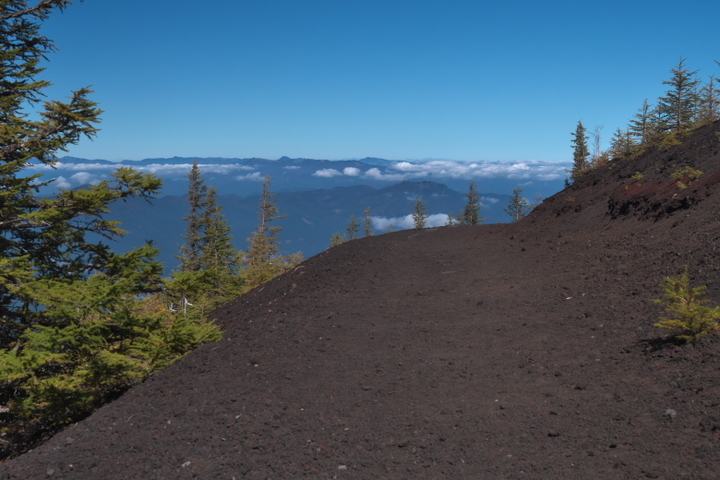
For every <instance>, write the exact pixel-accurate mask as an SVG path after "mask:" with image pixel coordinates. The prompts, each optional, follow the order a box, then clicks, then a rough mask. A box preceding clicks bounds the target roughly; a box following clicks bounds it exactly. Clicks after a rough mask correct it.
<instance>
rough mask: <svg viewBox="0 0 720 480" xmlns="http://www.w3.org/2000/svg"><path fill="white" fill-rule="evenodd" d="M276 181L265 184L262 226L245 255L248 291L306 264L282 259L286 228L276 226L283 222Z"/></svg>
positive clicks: (297, 258)
mask: <svg viewBox="0 0 720 480" xmlns="http://www.w3.org/2000/svg"><path fill="white" fill-rule="evenodd" d="M271 183H272V180H271V178H270V177H269V176H266V177H265V181H264V182H263V192H262V199H261V201H260V208H259V211H258V226H257V228H256V229H255V231H254V232H253V233H252V236H251V237H250V238H248V242H249V243H250V247H249V248H248V251H247V252H245V254H244V255H243V257H242V258H243V260H242V261H243V264H244V265H245V272H244V275H245V289H246V290H248V289H252V288H255V287H257V286H260V285H262V284H263V283H265V282H267V281H269V280H272V279H273V278H275V277H277V276H278V275H280V274H281V273H283V272H285V271H286V270H288V269H290V268H292V267H294V266H295V265H297V264H298V263H300V262H301V261H302V254H300V253H296V254H292V255H286V256H284V255H281V253H280V240H279V237H280V232H281V231H282V227H279V226H277V225H272V222H274V221H276V220H279V219H281V218H283V217H284V216H281V215H280V214H279V210H278V208H277V205H276V204H275V201H274V200H273V198H274V197H275V194H273V193H272V192H271V191H270V185H271Z"/></svg>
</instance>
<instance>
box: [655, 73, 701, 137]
mask: <svg viewBox="0 0 720 480" xmlns="http://www.w3.org/2000/svg"><path fill="white" fill-rule="evenodd" d="M670 72H671V73H672V78H671V79H670V80H666V81H664V82H663V84H664V85H669V86H670V89H669V90H668V91H667V92H666V93H665V96H663V97H660V99H659V100H658V106H657V111H658V117H659V119H660V122H661V124H660V129H661V131H662V132H670V133H680V132H683V131H685V130H688V129H689V128H691V127H692V125H693V122H694V120H695V114H696V113H697V105H698V94H697V87H698V83H699V82H698V80H697V78H696V76H695V75H696V73H697V72H698V71H697V70H695V71H690V70H688V69H687V67H685V59H681V60H680V63H678V65H677V66H676V67H675V68H673V69H672V70H670Z"/></svg>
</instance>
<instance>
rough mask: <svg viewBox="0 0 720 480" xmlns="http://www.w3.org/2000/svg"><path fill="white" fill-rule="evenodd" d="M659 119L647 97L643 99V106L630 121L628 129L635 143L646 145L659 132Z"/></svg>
mask: <svg viewBox="0 0 720 480" xmlns="http://www.w3.org/2000/svg"><path fill="white" fill-rule="evenodd" d="M657 129H658V126H657V121H656V118H655V115H654V110H653V109H652V108H651V106H650V104H649V103H648V101H647V98H646V99H645V100H644V101H643V104H642V107H640V110H639V111H638V113H636V114H635V116H634V117H633V119H632V120H631V121H630V126H629V128H628V131H629V132H630V134H631V135H632V136H633V137H634V139H635V143H637V144H639V145H646V144H647V143H649V142H650V139H651V138H652V136H653V135H654V134H656V133H657Z"/></svg>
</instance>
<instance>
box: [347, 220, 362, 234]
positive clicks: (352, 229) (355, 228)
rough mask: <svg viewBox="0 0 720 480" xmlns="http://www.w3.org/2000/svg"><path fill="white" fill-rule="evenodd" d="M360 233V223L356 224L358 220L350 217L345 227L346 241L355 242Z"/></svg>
mask: <svg viewBox="0 0 720 480" xmlns="http://www.w3.org/2000/svg"><path fill="white" fill-rule="evenodd" d="M359 232H360V222H358V219H357V218H355V215H351V216H350V222H348V226H347V239H348V240H355V239H356V238H360V237H359V235H358V234H359Z"/></svg>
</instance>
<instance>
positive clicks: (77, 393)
mask: <svg viewBox="0 0 720 480" xmlns="http://www.w3.org/2000/svg"><path fill="white" fill-rule="evenodd" d="M70 3H71V2H69V1H67V0H42V1H38V2H36V3H35V5H34V6H29V5H28V2H26V1H24V0H7V1H3V2H0V52H2V53H1V54H0V127H1V128H0V186H1V187H2V188H1V189H0V318H2V322H0V398H2V399H3V402H5V401H7V400H9V401H10V404H9V413H8V414H7V415H6V417H5V419H4V424H3V425H2V427H3V430H4V429H5V428H6V427H7V426H8V425H10V426H17V428H16V430H17V431H26V430H27V429H29V428H32V429H35V428H40V429H44V428H52V427H53V426H57V425H61V424H67V423H68V422H72V421H75V420H77V419H79V418H81V417H82V416H83V415H86V414H87V413H88V412H89V410H90V409H91V408H93V407H94V406H95V405H97V404H98V403H100V402H102V401H103V400H104V399H106V398H107V397H108V396H111V395H114V394H116V393H117V392H119V391H122V390H123V389H124V388H127V387H128V386H129V385H131V384H133V383H135V382H137V381H140V380H141V379H142V378H144V377H145V376H147V374H148V373H149V372H151V371H152V370H153V369H155V368H158V366H159V365H161V364H162V365H166V364H168V363H169V362H170V361H172V359H173V358H177V356H178V355H181V354H182V353H184V352H186V351H187V350H188V349H189V348H192V346H194V345H191V344H193V342H195V340H198V339H199V338H200V336H194V335H186V333H187V332H185V333H183V334H182V335H180V336H179V337H175V338H174V339H171V338H170V337H168V336H166V334H168V333H169V332H175V333H177V332H179V330H178V329H174V328H168V325H167V324H165V323H164V322H163V319H162V318H161V317H159V316H156V315H155V314H152V313H148V311H147V310H145V309H144V307H143V306H142V302H140V301H138V299H139V298H141V297H145V296H147V295H148V294H152V293H153V292H157V291H159V290H160V289H161V288H162V282H161V279H160V275H161V273H162V267H161V265H160V264H159V262H158V261H157V260H156V256H157V249H156V248H155V247H153V246H152V245H151V244H146V245H144V246H142V247H139V248H136V249H135V250H132V251H130V252H128V253H125V254H116V253H114V252H112V250H111V249H110V247H109V246H108V245H107V244H105V243H102V242H96V243H94V242H93V241H91V240H90V239H89V236H88V234H90V233H92V234H96V235H99V236H100V237H103V238H104V239H107V240H114V239H117V238H119V237H121V236H122V235H123V233H124V231H123V230H122V229H121V228H120V225H119V223H118V222H114V221H109V220H105V218H104V216H105V215H106V214H107V213H108V212H109V207H110V205H111V204H112V202H114V201H116V200H120V199H126V198H130V197H139V198H151V197H153V196H154V195H156V194H157V193H158V192H159V191H160V187H161V185H162V181H161V180H160V179H158V178H157V177H155V176H153V175H149V174H143V173H139V172H136V171H134V170H132V169H129V168H119V169H117V170H116V171H115V172H114V173H113V174H112V179H110V180H105V181H103V182H100V183H99V184H97V185H94V186H91V187H88V188H84V189H80V190H63V189H58V193H57V194H55V195H54V196H44V197H40V196H38V195H37V192H38V188H39V187H40V186H48V185H49V183H50V182H45V183H38V175H28V174H27V173H26V170H27V169H28V167H29V166H30V162H31V161H34V162H40V163H42V164H44V165H49V166H52V165H53V164H54V163H55V162H56V161H57V157H56V155H57V153H59V152H62V151H66V150H67V148H68V147H69V146H70V145H73V144H76V143H77V142H78V141H79V140H80V139H81V138H82V137H90V138H91V137H93V136H94V135H95V134H96V132H97V131H98V128H97V123H98V122H99V119H100V118H99V116H100V114H101V110H100V109H99V108H98V107H97V105H96V103H95V102H93V101H91V100H90V99H89V98H88V97H89V95H90V93H91V92H90V90H89V89H87V88H81V89H79V90H77V91H75V92H73V93H72V95H71V97H70V100H69V101H68V102H59V101H55V100H49V101H45V102H42V103H40V100H41V97H42V95H43V89H45V87H47V86H48V85H49V82H47V81H45V80H39V79H37V76H38V75H39V74H40V73H42V71H43V68H41V67H40V66H39V65H40V61H41V60H42V59H43V58H44V57H45V56H46V55H47V54H48V53H50V52H51V51H52V50H53V49H54V47H53V45H52V44H51V41H50V40H49V39H47V38H46V37H44V36H42V35H40V33H39V29H40V24H41V23H42V21H44V20H46V19H47V18H48V16H49V15H50V14H51V13H52V12H53V11H54V10H57V9H62V8H64V7H66V6H67V5H69V4H70ZM31 115H32V117H31ZM210 330H212V329H210ZM210 330H208V332H207V333H208V335H209V336H208V337H203V338H205V339H207V338H210V337H212V334H211V333H210ZM213 331H214V332H217V329H214V330H213ZM201 336H202V335H201ZM200 342H202V340H200ZM10 433H12V432H10Z"/></svg>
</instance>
